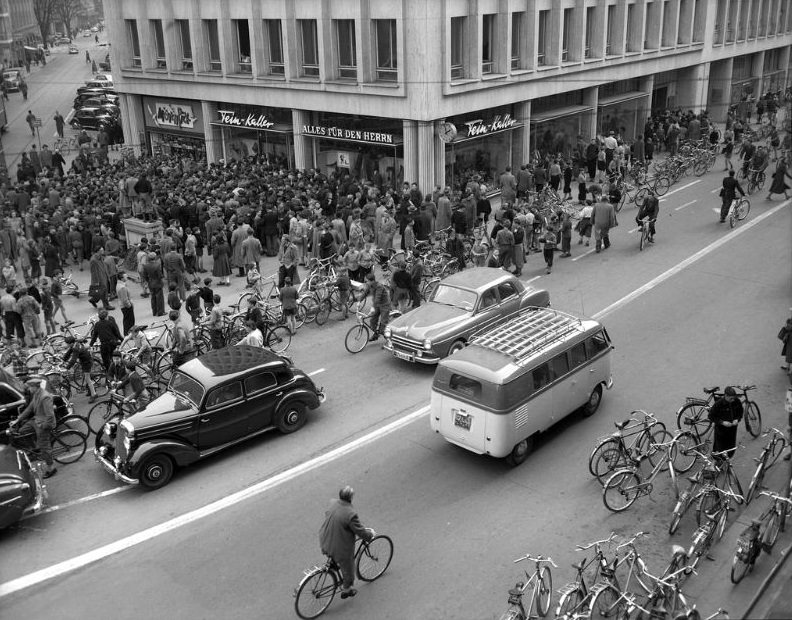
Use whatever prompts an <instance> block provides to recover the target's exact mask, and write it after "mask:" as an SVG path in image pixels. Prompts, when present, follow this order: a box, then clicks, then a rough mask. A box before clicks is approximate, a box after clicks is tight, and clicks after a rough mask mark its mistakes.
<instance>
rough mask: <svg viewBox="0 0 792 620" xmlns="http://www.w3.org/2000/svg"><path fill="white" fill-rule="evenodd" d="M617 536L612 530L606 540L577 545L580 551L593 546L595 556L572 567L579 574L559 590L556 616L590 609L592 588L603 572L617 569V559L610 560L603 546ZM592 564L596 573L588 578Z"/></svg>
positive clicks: (606, 572)
mask: <svg viewBox="0 0 792 620" xmlns="http://www.w3.org/2000/svg"><path fill="white" fill-rule="evenodd" d="M615 538H616V534H615V533H613V532H611V535H610V536H609V537H608V538H606V539H604V540H595V541H594V542H591V543H588V544H586V545H577V547H576V548H577V550H578V551H588V550H589V549H591V548H593V549H594V556H593V557H592V558H591V559H590V560H589V561H586V559H585V558H583V559H582V560H580V561H579V562H576V563H575V564H573V565H572V568H574V569H575V571H577V575H576V577H575V581H573V582H572V583H568V584H567V585H565V586H564V587H562V588H561V589H560V590H559V591H558V606H557V607H556V611H555V615H556V617H561V616H567V617H572V616H573V615H574V614H577V613H580V612H587V611H588V601H589V599H590V597H591V592H592V588H593V586H594V585H595V584H596V583H597V582H598V581H599V579H600V575H601V574H602V573H603V572H604V573H605V574H610V573H612V572H613V571H615V570H616V559H615V558H614V559H613V560H608V558H607V557H606V556H605V553H604V552H603V551H602V546H603V545H610V544H612V543H613V540H614V539H615ZM591 566H593V567H594V573H593V575H592V576H591V578H589V579H587V578H586V570H588V569H589V568H590V567H591Z"/></svg>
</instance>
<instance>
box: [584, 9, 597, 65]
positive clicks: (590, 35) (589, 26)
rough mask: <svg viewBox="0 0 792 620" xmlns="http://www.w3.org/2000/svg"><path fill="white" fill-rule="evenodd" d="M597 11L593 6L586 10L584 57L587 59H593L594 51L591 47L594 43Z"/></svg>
mask: <svg viewBox="0 0 792 620" xmlns="http://www.w3.org/2000/svg"><path fill="white" fill-rule="evenodd" d="M595 11H596V9H595V8H594V7H593V6H590V7H588V8H587V9H586V44H585V49H584V50H583V56H584V57H585V58H591V57H592V50H591V46H592V43H593V41H594V25H595V24H594V14H595V13H594V12H595Z"/></svg>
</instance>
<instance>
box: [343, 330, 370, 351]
mask: <svg viewBox="0 0 792 620" xmlns="http://www.w3.org/2000/svg"><path fill="white" fill-rule="evenodd" d="M370 336H371V330H370V329H369V327H368V325H363V324H360V325H355V326H354V327H352V328H350V330H349V331H348V332H347V334H346V337H345V338H344V346H345V347H346V350H347V351H349V352H350V353H360V352H361V351H362V350H363V349H364V347H365V346H366V344H368V341H369V337H370Z"/></svg>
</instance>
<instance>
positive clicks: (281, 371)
mask: <svg viewBox="0 0 792 620" xmlns="http://www.w3.org/2000/svg"><path fill="white" fill-rule="evenodd" d="M322 402H324V393H323V391H322V390H321V389H320V388H317V387H316V385H314V382H313V381H312V380H311V378H310V377H309V376H308V375H306V374H305V373H304V372H302V371H301V370H299V369H297V368H296V367H295V366H294V365H293V364H292V363H291V361H290V360H289V359H288V358H286V357H283V356H279V355H277V354H275V353H272V352H271V351H269V350H268V349H261V348H259V347H250V346H234V347H226V348H224V349H219V350H216V351H211V352H209V353H207V354H206V355H202V356H201V357H199V358H196V359H194V360H190V361H189V362H186V363H185V364H183V365H182V366H180V367H179V368H178V370H176V372H175V373H174V374H173V376H172V377H171V380H170V383H169V385H168V389H167V391H166V392H165V393H163V394H162V395H161V396H160V397H159V398H157V399H156V400H154V401H152V402H151V403H149V405H148V406H147V407H146V408H145V409H143V410H142V411H140V412H138V413H136V414H134V415H132V416H130V417H128V418H127V419H125V420H123V421H121V422H120V423H114V422H108V423H107V424H105V426H104V427H103V428H102V431H101V432H100V433H99V434H98V435H97V437H96V447H95V449H94V455H95V456H96V459H97V461H98V462H99V463H100V464H101V465H102V466H103V467H104V468H105V469H106V470H107V471H108V472H110V473H111V474H113V475H114V476H115V477H116V479H118V480H123V481H124V482H127V483H129V484H140V485H142V486H144V487H146V488H148V489H157V488H160V487H162V486H164V485H166V484H167V483H168V481H170V479H171V476H172V475H173V472H174V469H175V468H176V467H177V466H179V467H181V466H184V465H189V464H190V463H194V462H195V461H197V460H199V459H202V458H204V457H207V456H210V455H212V454H215V453H216V452H219V451H220V450H224V449H225V448H229V447H231V446H233V445H235V444H238V443H239V442H241V441H244V440H246V439H249V438H251V437H254V436H256V435H259V434H261V433H264V432H266V431H269V430H271V429H273V428H276V429H278V430H279V431H280V432H281V433H293V432H294V431H296V430H298V429H300V428H301V427H302V426H303V425H304V424H305V422H306V410H307V409H316V408H317V407H319V405H320V404H321V403H322Z"/></svg>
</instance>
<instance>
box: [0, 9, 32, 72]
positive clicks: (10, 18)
mask: <svg viewBox="0 0 792 620" xmlns="http://www.w3.org/2000/svg"><path fill="white" fill-rule="evenodd" d="M40 41H41V32H40V30H39V25H38V22H37V21H36V15H35V13H34V11H33V0H0V60H2V62H3V63H5V66H7V67H19V66H22V65H24V63H25V46H27V47H29V48H31V49H34V50H35V48H36V47H35V46H36V45H37V44H38V42H40Z"/></svg>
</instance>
